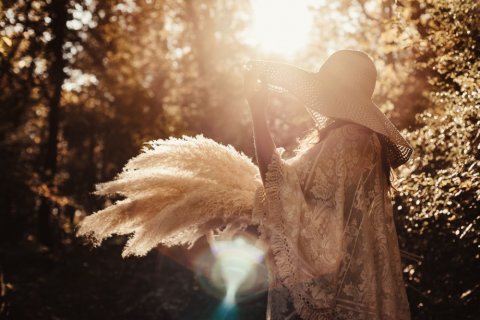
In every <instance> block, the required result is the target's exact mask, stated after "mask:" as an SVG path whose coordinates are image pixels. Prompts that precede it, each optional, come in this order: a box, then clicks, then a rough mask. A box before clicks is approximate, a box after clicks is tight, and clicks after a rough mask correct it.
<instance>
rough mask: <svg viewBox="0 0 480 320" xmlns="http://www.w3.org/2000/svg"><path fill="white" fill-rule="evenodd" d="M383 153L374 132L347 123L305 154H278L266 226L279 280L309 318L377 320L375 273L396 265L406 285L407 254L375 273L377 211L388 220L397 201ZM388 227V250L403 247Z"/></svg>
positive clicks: (268, 187) (267, 194) (267, 191)
mask: <svg viewBox="0 0 480 320" xmlns="http://www.w3.org/2000/svg"><path fill="white" fill-rule="evenodd" d="M380 154H381V153H380V143H379V141H378V138H377V137H376V135H375V134H374V133H372V132H371V131H368V130H366V129H364V128H363V127H361V126H358V125H346V126H343V127H340V128H336V129H333V130H332V131H331V132H330V133H329V135H328V136H327V137H326V138H325V139H324V140H323V141H322V142H321V143H319V144H317V145H316V146H315V147H314V149H313V150H312V152H309V153H308V154H307V155H306V157H304V158H299V159H294V160H293V161H285V160H283V159H282V158H281V154H280V153H278V152H277V153H275V154H274V156H273V159H272V162H271V164H270V165H269V167H268V171H267V175H266V181H265V186H264V194H263V197H264V201H263V206H264V210H263V211H262V212H263V215H261V217H260V219H261V223H260V231H261V234H262V236H263V238H264V240H265V241H266V242H267V243H268V245H269V246H270V249H271V264H272V266H271V268H272V269H273V270H272V273H273V274H274V277H275V281H274V282H275V284H274V285H280V286H283V287H285V288H287V289H288V291H289V295H290V298H291V299H292V303H293V305H294V307H295V310H296V312H297V313H298V315H299V316H300V317H301V318H302V319H343V317H342V316H341V314H343V315H344V316H345V317H353V318H358V319H362V318H363V317H362V315H363V316H364V317H365V318H366V319H375V318H376V317H375V316H374V315H375V314H377V313H378V310H375V308H377V306H378V304H375V303H373V302H372V301H370V300H375V290H376V287H375V281H374V280H375V279H374V278H375V275H374V272H375V271H379V272H382V271H388V272H391V271H392V270H393V269H395V268H396V269H395V270H393V271H394V272H395V277H391V276H390V274H389V277H390V278H395V279H396V281H397V280H398V281H400V282H398V281H397V282H396V283H395V286H397V285H400V286H401V287H402V286H403V282H401V281H402V280H401V270H400V261H399V257H397V256H396V254H395V253H393V257H390V256H388V257H386V259H387V260H391V259H393V260H395V261H394V264H396V265H398V267H396V266H395V268H393V269H392V267H391V266H392V263H388V268H387V269H388V270H386V269H385V270H375V268H377V267H378V264H376V261H374V260H375V259H378V258H379V257H376V256H375V250H376V249H375V248H374V247H373V246H372V244H371V243H369V241H372V240H374V239H375V236H376V235H375V233H374V232H373V231H374V228H373V227H375V226H373V225H372V221H373V220H372V221H370V220H371V219H373V217H374V216H375V215H381V216H382V219H384V216H385V201H389V200H388V198H386V197H385V193H384V191H385V190H386V189H385V187H386V186H385V179H384V174H383V172H382V166H381V159H380ZM305 166H307V167H306V170H303V169H302V167H303V168H305ZM260 211H261V210H260ZM257 216H258V213H257ZM386 223H387V222H385V221H381V222H379V224H386ZM388 224H391V225H389V226H388V227H387V228H385V227H383V226H382V227H381V230H380V231H379V236H381V237H382V239H385V242H386V244H385V246H386V247H387V248H386V250H387V251H388V250H389V249H393V251H395V250H396V251H397V252H398V244H397V240H396V235H395V234H394V235H393V236H391V237H390V238H391V239H387V238H388V237H387V236H386V232H390V233H391V230H390V229H388V228H391V226H393V221H390V220H389V221H388ZM372 232H373V233H372ZM393 232H394V230H393ZM382 239H380V238H379V239H377V240H378V241H379V240H382ZM382 241H383V240H382ZM392 241H393V242H392ZM379 243H380V242H379ZM382 243H383V242H382ZM388 246H393V248H388ZM387 254H388V255H390V253H387ZM380 258H382V257H380ZM382 259H383V258H382ZM384 262H385V261H382V263H384ZM398 276H400V278H398ZM372 281H373V282H372ZM382 281H384V282H388V283H389V281H390V279H387V280H385V279H383V280H382ZM369 282H370V283H369ZM372 285H373V286H372ZM382 286H383V284H382ZM349 290H350V291H349ZM352 290H353V291H354V290H357V291H356V292H353V291H352ZM352 292H353V293H352ZM392 299H393V300H395V299H396V298H392ZM405 300H406V298H405ZM344 302H345V303H344ZM407 306H408V305H407ZM387 311H388V312H392V313H394V314H395V315H398V312H397V311H396V310H394V311H391V310H387ZM335 315H336V316H335ZM379 318H382V319H388V317H379ZM399 319H402V318H401V317H399ZM272 320H273V318H272Z"/></svg>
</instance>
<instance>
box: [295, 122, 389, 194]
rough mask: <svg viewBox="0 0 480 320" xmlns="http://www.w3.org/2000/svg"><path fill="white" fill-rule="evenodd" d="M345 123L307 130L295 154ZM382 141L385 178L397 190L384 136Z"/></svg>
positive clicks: (305, 149) (303, 150)
mask: <svg viewBox="0 0 480 320" xmlns="http://www.w3.org/2000/svg"><path fill="white" fill-rule="evenodd" d="M343 124H345V123H343V122H340V121H336V122H335V123H334V124H333V125H331V126H328V127H326V128H320V129H318V128H316V127H313V128H311V129H309V130H308V131H306V133H305V134H304V135H303V137H302V138H300V139H298V140H297V147H296V148H295V154H296V155H299V154H301V153H304V152H306V151H307V150H309V149H310V148H311V147H312V146H313V145H315V144H317V143H319V142H320V141H321V140H322V139H323V138H325V137H326V136H327V135H328V132H329V131H330V130H331V129H333V128H336V127H338V126H340V125H343ZM379 140H380V142H381V146H382V152H381V153H382V167H383V171H384V172H385V178H386V182H387V185H388V187H389V190H392V189H393V190H396V189H395V187H394V186H393V182H394V181H395V179H396V177H395V174H394V172H393V169H392V166H391V165H390V163H389V161H388V156H387V148H386V146H385V143H384V141H383V139H382V138H380V139H379Z"/></svg>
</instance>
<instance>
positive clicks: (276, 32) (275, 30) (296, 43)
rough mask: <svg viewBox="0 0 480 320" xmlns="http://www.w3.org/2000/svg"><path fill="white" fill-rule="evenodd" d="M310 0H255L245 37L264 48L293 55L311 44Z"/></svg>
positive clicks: (249, 41) (267, 50) (264, 49)
mask: <svg viewBox="0 0 480 320" xmlns="http://www.w3.org/2000/svg"><path fill="white" fill-rule="evenodd" d="M309 2H310V1H308V0H296V1H289V0H252V1H251V6H252V15H253V21H252V25H251V27H250V28H249V29H248V30H247V33H246V41H247V42H248V43H250V44H251V45H255V46H258V48H259V49H260V50H262V51H265V52H268V53H274V54H279V55H283V56H291V55H293V54H295V53H296V52H298V51H299V50H300V49H302V48H304V47H305V46H306V45H307V44H308V38H309V32H310V29H311V28H312V13H311V11H310V10H309V8H308V6H309Z"/></svg>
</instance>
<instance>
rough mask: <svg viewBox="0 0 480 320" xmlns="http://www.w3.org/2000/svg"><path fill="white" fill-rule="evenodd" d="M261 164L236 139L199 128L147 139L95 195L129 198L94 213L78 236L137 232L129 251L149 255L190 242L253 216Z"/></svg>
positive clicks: (95, 238)
mask: <svg viewBox="0 0 480 320" xmlns="http://www.w3.org/2000/svg"><path fill="white" fill-rule="evenodd" d="M261 185H262V183H261V180H260V178H259V172H258V168H257V167H256V166H255V165H254V164H253V163H252V161H251V159H250V158H248V157H247V156H246V155H244V154H243V153H240V152H238V151H236V150H235V149H234V148H233V147H232V146H230V145H228V146H225V145H222V144H219V143H217V142H215V141H214V140H211V139H208V138H205V137H203V136H202V135H198V136H196V137H187V136H184V137H183V138H180V139H178V138H170V139H167V140H156V141H151V142H149V143H147V146H146V147H144V148H143V149H142V152H141V154H139V155H138V156H136V157H134V158H132V159H131V160H130V161H129V162H128V163H127V164H126V165H125V167H124V168H123V171H122V172H121V173H120V174H119V175H118V176H117V177H116V178H115V179H114V180H112V181H109V182H106V183H101V184H98V185H97V186H96V192H95V194H97V195H101V196H112V195H117V196H118V195H120V196H122V197H124V199H122V200H120V201H117V202H115V203H114V204H112V205H110V206H108V207H106V208H105V209H103V210H101V211H98V212H96V213H94V214H92V215H90V216H87V217H86V218H85V219H84V220H83V221H82V222H81V224H80V227H79V229H78V232H77V235H78V236H84V237H87V238H88V239H90V240H91V241H92V242H93V243H94V244H95V245H100V244H101V242H102V241H103V240H104V239H106V238H108V237H110V236H112V235H115V234H116V235H131V237H130V239H129V240H128V242H127V244H126V246H125V248H124V250H123V253H122V255H123V256H129V255H139V256H142V255H145V254H146V253H147V252H148V251H149V250H151V249H152V248H154V247H156V246H157V245H159V244H162V245H165V246H174V245H186V246H191V245H193V243H194V242H195V241H196V240H197V239H198V238H200V237H201V236H203V235H206V234H207V233H208V232H209V231H211V230H213V229H215V228H221V227H222V226H226V225H227V224H229V223H231V222H233V221H239V220H242V219H243V220H245V221H248V220H249V219H250V218H251V214H252V209H253V202H254V197H255V191H256V190H257V188H258V187H259V186H261Z"/></svg>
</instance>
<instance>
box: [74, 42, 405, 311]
mask: <svg viewBox="0 0 480 320" xmlns="http://www.w3.org/2000/svg"><path fill="white" fill-rule="evenodd" d="M258 79H261V81H262V85H261V86H260V90H254V89H252V88H255V87H256V84H257V80H258ZM375 81H376V71H375V67H374V65H373V63H372V61H371V60H370V58H369V57H368V56H367V55H366V54H364V53H362V52H359V51H350V50H343V51H339V52H337V53H335V54H333V55H332V56H331V57H330V58H329V59H328V60H327V61H326V62H325V63H324V65H323V66H322V68H321V69H320V71H319V72H317V73H309V72H306V71H303V70H300V69H298V68H295V67H292V66H289V65H285V64H279V63H272V62H264V61H254V62H252V63H250V71H249V72H247V75H246V93H247V98H248V101H249V104H250V108H251V113H252V116H253V122H254V135H255V147H256V154H257V160H258V164H259V168H257V167H256V166H255V165H253V163H252V162H251V160H250V159H249V158H248V157H246V156H245V155H243V154H241V153H239V152H237V151H236V150H235V149H234V148H233V147H231V146H224V145H221V144H218V143H216V142H215V141H213V140H211V139H207V138H205V137H203V136H197V137H183V138H180V139H176V138H170V139H167V140H157V141H153V142H150V144H149V147H145V148H144V149H143V150H142V153H141V154H140V155H138V156H136V157H134V158H132V159H131V160H130V161H129V162H128V163H127V164H126V165H125V167H124V169H123V171H122V172H121V173H120V174H119V175H118V176H117V177H116V178H115V179H114V180H112V181H108V182H106V183H102V184H99V185H97V192H96V193H97V194H99V195H105V196H108V195H112V194H115V195H120V196H121V197H122V200H119V201H117V202H115V203H111V204H110V205H109V206H107V207H106V208H105V209H103V210H100V211H99V212H96V213H94V214H92V215H90V216H88V217H86V218H85V219H84V220H83V221H82V223H81V225H80V228H79V230H78V235H80V236H90V239H91V240H92V241H93V242H94V243H95V244H100V243H101V242H102V241H103V240H104V239H105V238H107V237H110V236H111V235H113V234H119V235H130V238H129V240H128V242H127V244H126V246H125V249H124V251H123V255H124V256H128V255H139V256H142V255H145V254H146V253H147V252H148V251H150V250H151V249H153V248H155V247H156V246H157V245H159V244H161V245H164V246H176V245H188V246H191V245H193V244H194V243H195V241H197V240H198V239H199V238H201V237H203V236H206V235H209V234H210V233H211V231H212V230H213V231H219V230H221V231H219V233H222V234H223V235H232V234H234V233H235V232H236V230H239V229H241V228H245V227H246V226H247V225H256V226H258V228H259V230H260V233H261V239H263V241H264V242H265V244H266V246H267V247H268V248H269V253H268V256H269V258H268V264H269V267H270V268H269V271H270V274H271V279H272V281H271V285H270V290H269V303H268V313H267V317H268V318H269V319H271V320H277V319H282V320H283V319H304V320H310V319H328V320H332V319H382V320H384V319H408V318H409V310H408V302H407V299H406V295H405V288H404V284H403V281H402V271H401V266H400V257H399V250H398V244H397V237H396V234H395V227H394V224H393V219H392V207H391V203H390V198H389V196H388V190H389V188H390V182H389V172H390V169H391V168H395V167H398V166H399V165H401V164H403V163H405V162H406V161H407V160H408V158H409V157H410V154H411V152H412V149H411V148H410V146H409V144H408V143H407V142H406V141H405V140H404V139H403V137H402V136H401V135H400V133H399V132H398V131H397V130H396V129H395V127H394V126H393V125H392V124H391V123H390V121H389V120H388V119H387V118H386V117H385V116H384V115H383V113H382V112H380V111H379V110H378V108H377V107H376V106H375V104H373V102H372V101H371V95H372V93H373V90H374V87H375ZM268 86H274V87H282V88H283V89H285V90H288V91H289V92H290V93H292V94H293V95H296V96H297V97H298V98H299V99H300V100H301V101H302V102H303V103H304V105H305V107H306V108H307V111H308V112H309V113H310V114H311V115H312V117H313V119H314V120H315V123H316V125H317V127H318V128H319V130H318V133H319V137H318V138H319V141H318V143H316V144H315V145H312V146H311V147H310V148H308V149H307V150H304V151H303V152H299V153H298V154H297V156H295V157H294V158H292V159H289V160H283V159H282V157H281V152H279V151H278V150H277V149H276V148H275V145H274V143H273V141H272V139H271V136H270V133H269V131H268V127H267V124H266V115H265V107H266V106H267V87H268ZM259 173H260V176H261V179H260V178H258V174H259ZM262 182H263V183H262ZM225 226H226V228H225Z"/></svg>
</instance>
